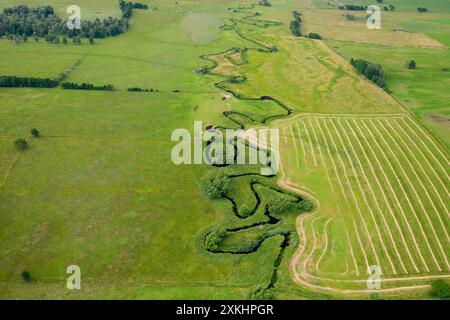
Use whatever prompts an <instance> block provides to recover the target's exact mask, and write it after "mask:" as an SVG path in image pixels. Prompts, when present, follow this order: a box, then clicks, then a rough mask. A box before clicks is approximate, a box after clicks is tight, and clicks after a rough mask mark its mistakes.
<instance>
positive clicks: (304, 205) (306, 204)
mask: <svg viewBox="0 0 450 320" xmlns="http://www.w3.org/2000/svg"><path fill="white" fill-rule="evenodd" d="M298 208H299V209H300V210H302V211H303V212H309V211H311V210H312V209H313V208H314V205H313V203H312V202H311V201H309V200H303V201H302V202H301V203H300V204H299V205H298Z"/></svg>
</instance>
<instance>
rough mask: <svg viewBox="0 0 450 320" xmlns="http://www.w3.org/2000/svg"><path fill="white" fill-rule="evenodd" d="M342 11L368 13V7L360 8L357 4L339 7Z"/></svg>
mask: <svg viewBox="0 0 450 320" xmlns="http://www.w3.org/2000/svg"><path fill="white" fill-rule="evenodd" d="M338 8H339V9H340V10H349V11H367V6H358V5H355V4H344V5H341V6H339V7H338Z"/></svg>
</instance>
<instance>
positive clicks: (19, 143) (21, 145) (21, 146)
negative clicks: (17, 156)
mask: <svg viewBox="0 0 450 320" xmlns="http://www.w3.org/2000/svg"><path fill="white" fill-rule="evenodd" d="M14 145H15V146H16V149H17V150H19V151H22V150H25V149H26V148H27V146H28V143H27V142H26V140H25V139H22V138H20V139H17V140H16V141H14Z"/></svg>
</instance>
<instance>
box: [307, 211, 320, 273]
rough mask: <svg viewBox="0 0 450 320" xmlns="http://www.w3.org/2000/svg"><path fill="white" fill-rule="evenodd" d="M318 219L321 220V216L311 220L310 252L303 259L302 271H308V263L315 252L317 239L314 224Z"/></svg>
mask: <svg viewBox="0 0 450 320" xmlns="http://www.w3.org/2000/svg"><path fill="white" fill-rule="evenodd" d="M320 218H322V217H321V216H318V217H316V218H314V219H312V220H311V231H312V235H313V246H312V249H311V252H310V253H309V255H308V257H307V258H306V259H305V262H304V263H303V268H304V270H308V263H309V260H311V258H312V256H313V254H314V251H316V243H317V239H316V232H315V230H314V224H315V223H316V221H317V220H319V219H320Z"/></svg>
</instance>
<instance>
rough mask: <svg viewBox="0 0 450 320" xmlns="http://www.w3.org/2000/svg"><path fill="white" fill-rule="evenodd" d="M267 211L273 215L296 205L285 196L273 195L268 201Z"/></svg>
mask: <svg viewBox="0 0 450 320" xmlns="http://www.w3.org/2000/svg"><path fill="white" fill-rule="evenodd" d="M268 207H269V212H270V213H272V214H275V215H279V214H282V213H285V212H287V211H289V210H292V209H294V208H295V207H296V205H295V203H293V202H292V201H289V199H287V198H286V197H281V196H279V197H274V198H272V199H270V200H269V201H268Z"/></svg>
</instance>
